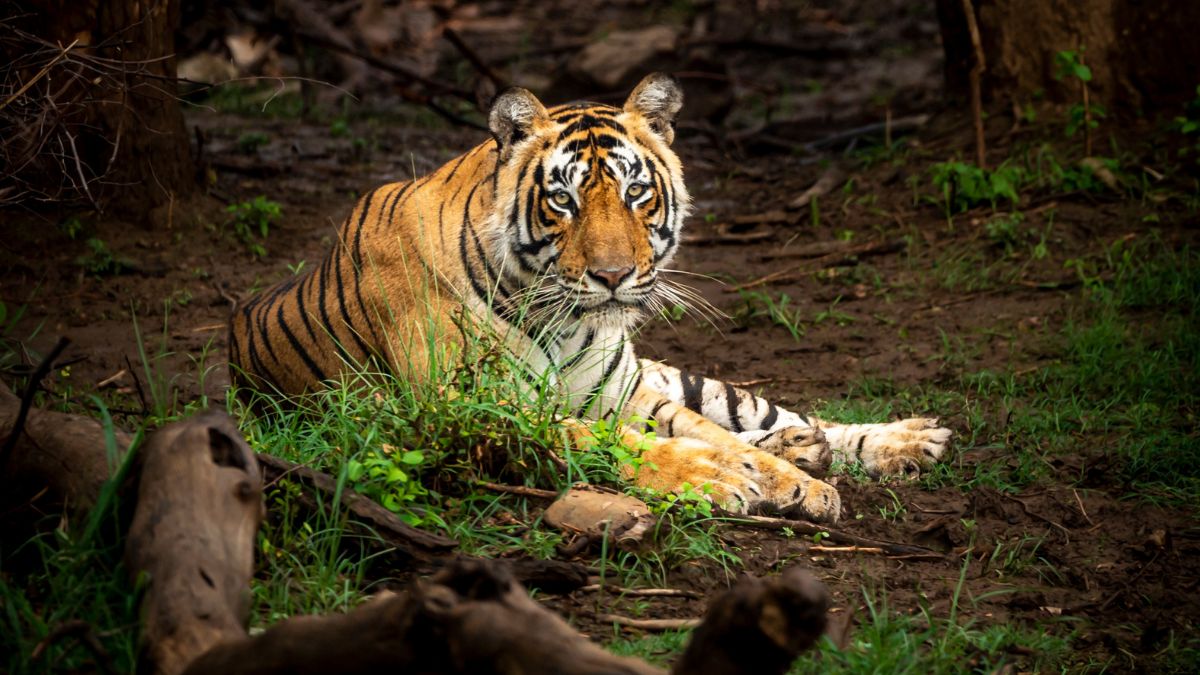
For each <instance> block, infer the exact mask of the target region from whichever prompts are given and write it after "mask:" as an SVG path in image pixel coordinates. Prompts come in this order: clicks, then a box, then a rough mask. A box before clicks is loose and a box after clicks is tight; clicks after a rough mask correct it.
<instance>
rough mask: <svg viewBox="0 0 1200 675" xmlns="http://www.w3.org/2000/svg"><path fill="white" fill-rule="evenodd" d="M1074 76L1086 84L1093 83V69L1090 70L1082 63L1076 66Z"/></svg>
mask: <svg viewBox="0 0 1200 675" xmlns="http://www.w3.org/2000/svg"><path fill="white" fill-rule="evenodd" d="M1073 74H1074V75H1075V77H1078V78H1079V79H1081V80H1083V81H1084V82H1091V81H1092V69H1091V68H1088V67H1087V66H1085V65H1084V64H1082V63H1076V64H1075V68H1074V73H1073Z"/></svg>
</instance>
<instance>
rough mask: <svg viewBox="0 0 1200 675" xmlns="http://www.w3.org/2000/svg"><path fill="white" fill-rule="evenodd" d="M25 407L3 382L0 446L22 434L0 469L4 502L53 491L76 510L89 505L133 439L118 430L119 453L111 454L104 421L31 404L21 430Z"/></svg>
mask: <svg viewBox="0 0 1200 675" xmlns="http://www.w3.org/2000/svg"><path fill="white" fill-rule="evenodd" d="M20 408H21V399H19V398H17V396H16V395H15V394H13V393H12V391H11V390H9V388H8V387H7V386H5V385H4V384H3V383H0V445H3V444H4V443H7V442H8V441H9V438H10V437H11V436H12V435H13V434H14V433H16V434H18V436H17V438H16V440H15V442H14V445H13V446H12V452H11V454H10V455H9V456H8V461H7V463H6V466H3V467H0V494H4V500H5V501H8V500H17V499H24V498H28V497H31V496H33V495H35V494H37V493H39V492H41V491H42V490H43V489H48V490H49V491H50V493H52V495H53V496H54V497H56V498H58V499H61V500H65V501H66V502H68V504H69V506H70V507H71V508H73V509H78V510H86V509H88V508H90V507H91V506H92V505H93V504H94V503H95V502H96V498H97V497H99V496H100V488H101V487H102V486H103V485H104V482H105V481H106V480H108V478H109V476H111V475H112V474H113V472H114V471H115V470H116V468H117V466H118V465H119V464H120V462H121V460H122V458H124V456H125V451H126V450H128V448H129V444H130V443H131V442H132V437H131V436H130V435H129V434H127V433H125V432H123V431H120V430H114V432H113V435H114V437H115V438H114V440H115V447H116V452H115V454H114V456H112V457H109V455H108V452H106V440H105V430H104V426H103V425H102V424H101V423H100V421H99V420H96V419H93V418H91V417H84V416H82V415H70V414H66V413H59V412H52V411H47V410H41V409H38V408H30V409H29V413H28V415H27V416H26V418H25V422H24V424H23V425H22V426H21V428H20V429H16V424H17V416H18V414H19V412H20Z"/></svg>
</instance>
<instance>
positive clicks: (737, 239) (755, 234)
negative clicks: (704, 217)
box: [683, 223, 775, 246]
mask: <svg viewBox="0 0 1200 675" xmlns="http://www.w3.org/2000/svg"><path fill="white" fill-rule="evenodd" d="M774 236H775V230H772V229H765V230H753V231H751V232H731V231H730V228H729V225H728V224H725V223H722V224H720V225H717V231H716V232H715V233H713V234H711V235H701V236H695V237H684V240H683V241H684V243H686V244H688V245H691V246H704V245H706V244H751V243H754V242H756V241H763V240H764V239H770V238H772V237H774Z"/></svg>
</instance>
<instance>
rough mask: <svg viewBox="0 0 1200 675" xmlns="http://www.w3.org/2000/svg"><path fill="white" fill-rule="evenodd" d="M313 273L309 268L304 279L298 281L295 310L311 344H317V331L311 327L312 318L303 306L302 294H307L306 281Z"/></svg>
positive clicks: (309, 279) (310, 278) (310, 279)
mask: <svg viewBox="0 0 1200 675" xmlns="http://www.w3.org/2000/svg"><path fill="white" fill-rule="evenodd" d="M312 278H313V273H312V270H309V271H308V273H306V274H305V275H304V279H303V280H301V281H300V286H299V287H298V288H297V289H296V293H295V298H296V311H297V312H298V313H299V314H300V320H301V321H302V322H304V328H305V329H306V330H307V331H308V337H309V339H310V340H312V343H313V346H314V347H315V346H317V345H319V344H320V342H318V341H317V331H316V330H315V329H313V327H312V319H311V317H309V315H308V308H307V307H306V306H305V304H304V303H305V300H304V296H305V295H307V294H308V282H309V281H312Z"/></svg>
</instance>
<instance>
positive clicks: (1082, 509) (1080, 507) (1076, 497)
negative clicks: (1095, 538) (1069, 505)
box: [1071, 488, 1095, 525]
mask: <svg viewBox="0 0 1200 675" xmlns="http://www.w3.org/2000/svg"><path fill="white" fill-rule="evenodd" d="M1071 494H1073V495H1075V503H1076V504H1078V505H1079V512H1080V513H1082V514H1083V519H1084V520H1086V521H1087V522H1088V525H1095V523H1093V522H1092V519H1091V517H1089V516H1088V512H1087V509H1085V508H1083V500H1082V499H1080V498H1079V490H1076V489H1075V488H1071Z"/></svg>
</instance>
